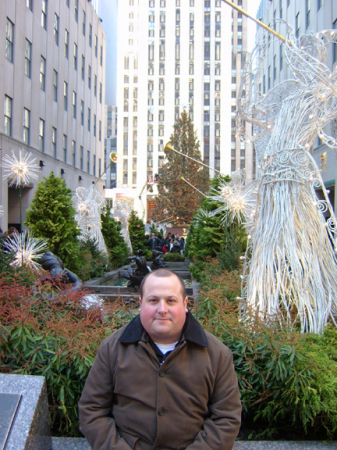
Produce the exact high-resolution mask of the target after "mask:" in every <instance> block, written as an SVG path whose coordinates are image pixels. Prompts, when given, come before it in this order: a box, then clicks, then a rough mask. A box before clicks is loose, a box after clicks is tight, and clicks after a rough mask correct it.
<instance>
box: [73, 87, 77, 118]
mask: <svg viewBox="0 0 337 450" xmlns="http://www.w3.org/2000/svg"><path fill="white" fill-rule="evenodd" d="M73 118H74V119H76V92H75V91H73Z"/></svg>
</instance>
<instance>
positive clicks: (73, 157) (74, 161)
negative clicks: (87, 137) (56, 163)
mask: <svg viewBox="0 0 337 450" xmlns="http://www.w3.org/2000/svg"><path fill="white" fill-rule="evenodd" d="M71 155H72V160H73V166H74V167H76V142H75V141H71Z"/></svg>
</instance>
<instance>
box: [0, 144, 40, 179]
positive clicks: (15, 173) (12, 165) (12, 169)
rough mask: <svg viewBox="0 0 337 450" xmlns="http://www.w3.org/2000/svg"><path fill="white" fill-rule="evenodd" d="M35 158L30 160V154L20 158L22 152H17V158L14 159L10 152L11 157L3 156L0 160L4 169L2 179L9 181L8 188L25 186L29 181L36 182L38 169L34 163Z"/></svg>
mask: <svg viewBox="0 0 337 450" xmlns="http://www.w3.org/2000/svg"><path fill="white" fill-rule="evenodd" d="M35 161H36V158H32V154H31V153H25V154H24V156H22V150H21V149H20V150H19V158H17V157H16V155H15V153H14V151H13V150H12V156H9V155H5V156H4V157H3V158H2V164H1V165H2V167H3V169H4V172H5V173H4V176H3V179H4V180H5V179H6V178H9V179H11V181H10V184H9V186H13V185H15V187H16V188H17V187H20V186H25V185H26V184H29V182H30V181H31V179H34V180H37V178H38V176H37V174H36V172H38V170H39V167H38V165H37V164H36V163H35Z"/></svg>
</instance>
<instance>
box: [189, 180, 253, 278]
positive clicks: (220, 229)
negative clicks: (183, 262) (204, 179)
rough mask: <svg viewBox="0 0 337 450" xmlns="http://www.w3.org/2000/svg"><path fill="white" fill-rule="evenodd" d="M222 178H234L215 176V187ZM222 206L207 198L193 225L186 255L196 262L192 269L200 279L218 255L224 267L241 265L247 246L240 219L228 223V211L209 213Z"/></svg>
mask: <svg viewBox="0 0 337 450" xmlns="http://www.w3.org/2000/svg"><path fill="white" fill-rule="evenodd" d="M220 181H225V182H229V181H230V178H229V177H228V176H227V177H217V178H214V179H213V180H212V182H211V186H212V189H217V188H218V187H219V184H220ZM220 206H223V205H221V204H220V203H219V202H216V201H214V200H211V199H209V198H204V199H203V200H202V202H201V206H200V208H199V210H198V211H197V213H196V214H195V216H194V217H193V220H192V223H191V225H190V227H189V232H188V235H187V239H186V246H185V256H186V257H188V258H190V259H191V261H192V262H193V263H194V266H193V267H192V268H191V272H192V274H193V277H194V278H195V279H197V280H198V281H199V280H200V274H201V272H202V271H203V269H204V267H205V263H206V261H207V259H208V258H209V257H215V256H216V257H218V259H219V261H221V267H222V268H224V269H226V270H229V271H231V270H234V269H237V268H238V267H239V266H240V256H241V255H242V253H243V252H244V251H245V249H246V245H247V237H246V232H245V229H244V227H243V225H242V224H241V223H240V222H239V221H238V220H237V219H235V220H234V221H233V222H232V223H227V222H226V216H227V212H226V211H223V213H222V214H217V215H215V216H210V214H209V213H211V212H212V211H214V210H215V209H217V208H219V207H220Z"/></svg>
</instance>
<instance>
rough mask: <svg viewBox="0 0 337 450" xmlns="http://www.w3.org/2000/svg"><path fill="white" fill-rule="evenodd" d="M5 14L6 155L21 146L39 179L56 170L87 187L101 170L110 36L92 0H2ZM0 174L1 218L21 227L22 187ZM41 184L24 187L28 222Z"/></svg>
mask: <svg viewBox="0 0 337 450" xmlns="http://www.w3.org/2000/svg"><path fill="white" fill-rule="evenodd" d="M0 17H1V19H0V20H1V26H0V40H1V42H2V43H3V46H2V51H1V52H0V61H1V65H2V68H3V71H2V77H1V80H0V96H1V98H2V101H3V102H4V118H3V120H2V122H1V123H0V155H1V157H2V158H3V157H4V156H5V155H7V154H9V155H11V150H13V151H14V152H15V154H16V155H17V156H18V150H19V149H23V153H25V152H27V153H28V152H31V153H32V155H33V157H35V158H36V160H37V164H38V165H40V167H41V172H40V173H39V180H38V181H40V180H42V179H43V177H46V176H48V175H49V173H50V172H51V171H54V173H55V175H56V176H62V177H63V178H64V179H65V181H66V183H67V186H68V187H69V188H70V189H72V190H75V189H76V188H77V187H80V186H83V187H89V186H90V185H91V183H92V182H94V181H96V180H97V177H98V176H100V174H101V173H102V172H103V162H104V159H103V158H104V151H103V137H104V121H103V117H104V96H105V95H104V89H105V34H104V31H103V28H102V26H101V23H100V21H99V19H98V17H97V15H96V13H95V11H94V9H93V7H92V5H91V3H89V2H88V1H86V0H53V1H47V0H40V1H34V2H33V1H32V0H3V1H1V2H0ZM5 44H6V45H5ZM0 175H1V190H0V205H2V206H3V209H4V214H3V217H1V219H0V224H1V226H2V228H3V229H5V230H7V228H8V227H9V226H16V227H17V228H18V229H19V227H20V220H19V206H18V205H19V193H18V190H16V189H15V188H14V187H9V186H8V181H7V180H3V169H2V168H1V167H0ZM36 184H37V181H35V182H34V183H33V184H31V185H26V186H23V189H22V210H23V222H24V221H25V210H26V209H27V208H28V207H29V203H30V201H31V200H32V198H33V196H34V192H35V188H36ZM102 185H103V183H102V182H101V183H98V187H99V188H102Z"/></svg>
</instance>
